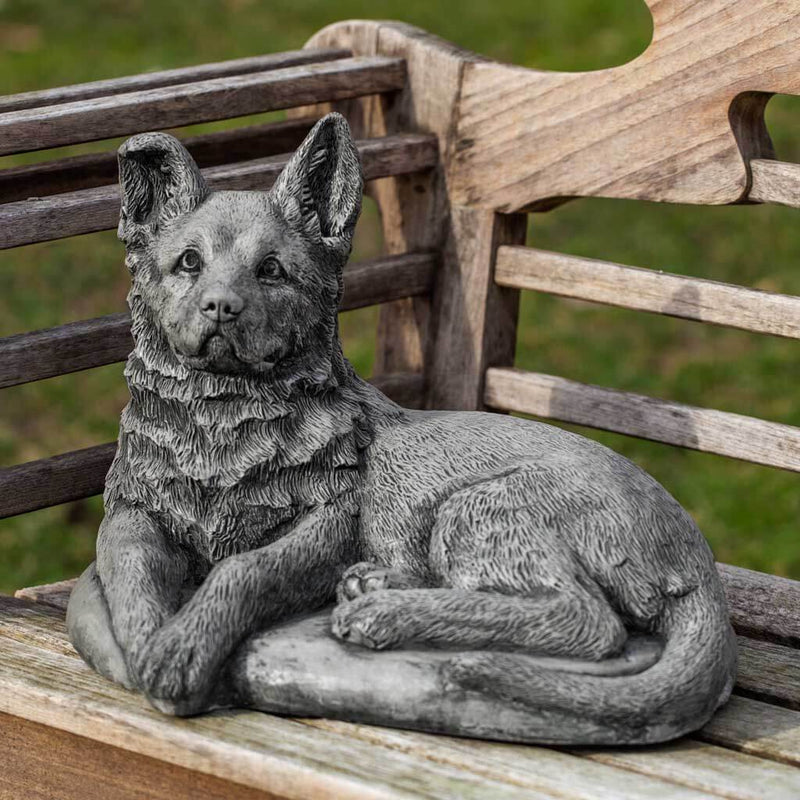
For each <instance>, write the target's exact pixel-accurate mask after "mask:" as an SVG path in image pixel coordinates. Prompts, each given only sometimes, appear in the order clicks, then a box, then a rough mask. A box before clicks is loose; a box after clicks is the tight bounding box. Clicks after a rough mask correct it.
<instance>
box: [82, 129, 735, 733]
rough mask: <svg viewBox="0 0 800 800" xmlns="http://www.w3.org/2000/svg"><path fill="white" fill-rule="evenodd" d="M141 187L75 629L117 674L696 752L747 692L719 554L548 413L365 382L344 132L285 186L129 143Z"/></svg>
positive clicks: (178, 689)
mask: <svg viewBox="0 0 800 800" xmlns="http://www.w3.org/2000/svg"><path fill="white" fill-rule="evenodd" d="M120 180H121V190H122V216H121V221H120V228H119V233H120V238H121V239H122V240H123V241H124V243H125V245H126V251H127V264H128V267H129V269H130V271H131V275H132V288H131V292H130V295H129V303H130V307H131V312H132V315H133V333H134V339H135V343H136V345H135V350H134V352H133V353H132V354H131V356H130V359H129V361H128V364H127V368H126V376H127V380H128V384H129V386H130V392H131V400H130V403H129V404H128V406H127V407H126V408H125V410H124V412H123V414H122V420H121V425H120V436H119V447H118V451H117V456H116V458H115V460H114V463H113V465H112V467H111V470H110V472H109V475H108V479H107V484H106V493H105V506H106V515H105V519H104V521H103V524H102V527H101V529H100V533H99V536H98V542H97V561H96V564H94V565H92V567H91V568H90V569H89V570H87V572H86V573H85V574H84V576H83V577H82V579H81V581H80V582H79V585H78V587H77V589H76V591H75V592H74V594H73V598H72V600H71V603H70V609H69V615H68V624H69V629H70V633H71V636H72V639H73V642H74V644H75V646H76V647H77V649H78V650H79V652H81V654H82V655H83V656H84V658H86V660H87V661H88V662H89V663H90V664H92V665H93V666H94V667H95V668H96V669H97V670H98V671H100V672H102V673H103V674H105V675H107V676H108V677H110V678H112V679H114V680H117V681H119V682H121V683H123V684H125V685H126V686H129V687H131V688H135V689H137V690H139V691H142V692H143V693H144V694H145V695H146V696H147V697H148V699H149V700H150V701H151V702H152V703H153V704H154V705H155V706H156V707H158V708H160V709H162V710H164V711H165V712H168V713H177V714H191V713H198V712H201V711H204V710H207V709H210V708H214V707H220V706H230V705H240V706H251V707H256V708H261V709H264V710H267V711H278V712H280V713H294V714H318V715H329V716H338V717H341V718H345V719H353V720H359V721H365V722H375V723H380V724H389V725H401V726H405V727H415V728H422V729H425V730H433V731H440V732H447V733H455V734H460V735H467V736H486V737H490V738H498V739H507V740H516V741H537V742H560V743H570V744H621V743H649V742H655V741H661V740H664V739H669V738H673V737H676V736H679V735H681V734H683V733H686V732H688V731H691V730H694V729H696V728H698V727H700V726H701V725H703V724H704V723H705V722H706V721H707V720H708V719H709V717H710V716H711V715H712V714H713V712H714V710H715V709H716V708H717V707H718V706H719V705H720V704H722V703H724V702H725V700H726V699H727V697H728V695H729V694H730V691H731V688H732V685H733V681H734V677H735V664H736V650H735V638H734V635H733V632H732V630H731V627H730V624H729V621H728V615H727V609H726V606H725V599H724V595H723V592H722V588H721V586H720V582H719V579H718V577H717V572H716V569H715V566H714V560H713V557H712V555H711V552H710V550H709V548H708V546H707V544H706V542H705V540H704V539H703V536H702V534H701V533H700V532H699V530H698V529H697V527H696V525H695V524H694V522H693V521H692V519H691V518H690V516H689V515H688V514H687V513H686V512H685V511H684V510H683V509H682V508H681V506H680V505H679V504H678V503H677V502H676V501H675V500H674V499H673V498H672V497H671V496H670V495H669V494H668V493H667V491H666V490H665V489H664V488H663V487H661V486H660V485H659V484H658V483H657V482H656V481H655V480H653V478H651V477H650V476H648V475H647V474H646V473H644V472H643V471H642V470H640V469H639V468H638V467H636V466H635V465H634V464H632V463H631V462H630V461H628V460H626V459H624V458H622V457H621V456H619V455H617V454H616V453H614V452H612V451H611V450H609V449H607V448H605V447H602V446H601V445H599V444H597V443H595V442H593V441H591V440H589V439H586V438H583V437H580V436H577V435H574V434H571V433H568V432H565V431H563V430H561V429H559V428H555V427H552V426H548V425H544V424H541V423H536V422H532V421H527V420H521V419H515V418H511V417H506V416H500V415H493V414H483V413H465V412H455V411H439V412H434V411H409V410H405V409H402V408H400V407H398V406H397V405H395V404H394V403H392V402H391V401H389V400H388V399H387V398H385V397H384V396H383V395H381V394H380V393H379V392H378V391H377V390H375V389H374V388H372V387H371V386H369V385H368V384H367V383H365V382H363V381H361V380H360V379H359V378H358V377H357V376H356V375H355V374H354V372H353V370H352V368H351V367H350V365H349V364H348V363H347V361H346V360H345V358H344V357H343V355H342V350H341V345H340V342H339V336H338V329H337V315H336V312H337V307H338V302H339V299H340V297H341V292H342V268H343V266H344V264H345V262H346V260H347V257H348V255H349V252H350V247H351V242H352V235H353V229H354V226H355V223H356V220H357V218H358V214H359V211H360V203H361V191H362V177H361V171H360V165H359V161H358V156H357V152H356V150H355V147H354V145H353V142H352V140H351V136H350V132H349V129H348V127H347V123H346V122H345V120H344V119H343V118H342V117H340V116H339V115H337V114H330V115H328V116H327V117H325V118H324V119H322V120H321V121H320V122H319V123H318V124H317V125H316V127H315V128H314V129H313V130H312V131H311V133H310V134H309V136H308V138H307V139H306V141H305V142H304V143H303V145H302V146H301V147H300V149H299V150H298V151H297V153H295V155H294V156H293V158H292V159H291V161H290V163H289V164H288V165H287V167H286V169H285V170H284V172H283V173H282V175H281V177H280V178H279V180H278V182H277V183H276V185H275V186H274V187H273V189H272V190H271V191H269V192H264V193H261V192H214V193H212V192H210V191H209V190H208V188H207V187H206V185H205V183H204V181H203V177H202V175H201V173H200V171H199V170H198V169H197V167H196V165H195V164H194V162H193V161H192V159H191V157H190V156H189V154H188V153H187V152H186V151H185V150H184V149H183V147H182V146H181V145H180V143H179V142H178V141H177V140H175V139H173V138H172V137H170V136H168V135H166V134H158V133H151V134H143V135H140V136H135V137H133V138H132V139H130V140H128V141H127V142H126V143H125V144H124V145H123V146H122V147H121V148H120ZM334 603H335V606H334V607H333V608H332V611H331V604H334ZM317 609H323V610H322V611H320V612H319V613H318V614H317V615H316V616H312V617H309V616H307V615H308V613H310V612H313V611H315V610H317ZM304 614H305V615H306V616H302V615H304ZM298 615H300V616H298ZM389 679H391V680H389Z"/></svg>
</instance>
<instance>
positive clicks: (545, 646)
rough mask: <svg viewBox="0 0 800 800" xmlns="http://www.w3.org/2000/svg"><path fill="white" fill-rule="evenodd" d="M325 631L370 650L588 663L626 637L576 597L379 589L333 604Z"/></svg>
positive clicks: (594, 603) (591, 601) (602, 607)
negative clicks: (427, 648)
mask: <svg viewBox="0 0 800 800" xmlns="http://www.w3.org/2000/svg"><path fill="white" fill-rule="evenodd" d="M332 629H333V633H334V634H335V635H336V636H337V637H338V638H340V639H342V640H343V641H347V642H352V643H354V644H360V645H363V646H365V647H370V648H373V649H377V650H380V649H384V648H389V647H397V646H399V645H401V644H407V643H416V644H423V645H431V646H434V647H447V648H458V649H462V650H471V649H484V648H490V649H491V648H500V649H509V648H513V649H519V650H525V651H527V652H530V653H537V654H546V655H552V656H567V657H573V658H586V659H591V660H599V659H602V658H607V657H609V656H611V655H614V654H616V653H618V652H619V651H620V649H621V648H622V646H623V645H624V643H625V640H626V638H627V634H626V632H625V628H624V626H623V625H622V622H621V620H620V619H619V617H618V616H617V615H616V614H615V613H614V611H613V610H612V609H611V608H610V606H608V604H603V603H602V602H600V601H598V600H597V599H595V598H594V597H592V596H591V595H589V594H588V593H581V592H580V591H578V592H575V593H573V594H570V595H567V594H561V593H557V592H550V591H545V592H542V594H541V596H539V597H514V596H509V595H502V594H496V593H493V592H478V591H468V590H463V589H409V590H406V591H392V590H383V591H377V592H371V593H369V594H365V595H363V596H361V597H359V598H357V599H355V600H352V601H350V602H348V603H343V604H340V605H338V606H337V607H336V609H335V610H334V614H333V628H332Z"/></svg>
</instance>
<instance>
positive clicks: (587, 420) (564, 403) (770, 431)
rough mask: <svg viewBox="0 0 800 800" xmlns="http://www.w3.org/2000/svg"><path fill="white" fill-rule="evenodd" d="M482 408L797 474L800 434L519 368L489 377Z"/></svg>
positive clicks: (751, 419)
mask: <svg viewBox="0 0 800 800" xmlns="http://www.w3.org/2000/svg"><path fill="white" fill-rule="evenodd" d="M486 403H487V405H489V406H492V407H493V408H498V409H502V410H505V411H516V412H521V413H524V414H533V415H535V416H537V417H544V418H546V419H557V420H560V421H562V422H572V423H575V424H576V425H588V426H589V427H592V428H602V429H603V430H608V431H614V432H616V433H624V434H627V435H628V436H638V437H640V438H643V439H652V440H653V441H656V442H665V443H667V444H673V445H677V446H679V447H687V448H690V449H692V450H702V451H703V452H707V453H716V454H718V455H723V456H728V457H730V458H739V459H742V460H743V461H752V462H753V463H755V464H765V465H767V466H771V467H780V468H781V469H788V470H793V471H795V472H798V471H800V429H798V428H795V427H793V426H791V425H782V424H780V423H777V422H767V421H765V420H760V419H756V418H754V417H746V416H743V415H741V414H731V413H729V412H727V411H716V410H714V409H709V408H697V407H695V406H688V405H684V404H683V403H673V402H670V401H668V400H658V399H656V398H653V397H647V396H645V395H639V394H633V393H630V392H620V391H616V390H615V389H606V388H604V387H602V386H593V385H589V384H584V383H578V382H577V381H570V380H567V379H566V378H559V377H556V376H553V375H542V374H540V373H536V372H525V371H524V370H518V369H490V370H489V371H488V372H487V376H486Z"/></svg>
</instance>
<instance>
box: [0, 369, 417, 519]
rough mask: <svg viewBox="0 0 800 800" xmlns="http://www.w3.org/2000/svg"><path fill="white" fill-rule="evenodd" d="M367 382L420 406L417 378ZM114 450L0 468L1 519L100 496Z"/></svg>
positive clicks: (100, 448) (103, 447)
mask: <svg viewBox="0 0 800 800" xmlns="http://www.w3.org/2000/svg"><path fill="white" fill-rule="evenodd" d="M370 382H371V383H373V384H374V385H375V386H377V387H378V388H379V389H380V390H381V391H382V392H384V394H387V395H388V396H389V397H391V398H392V399H393V400H395V401H396V402H400V403H402V404H403V405H405V406H408V407H412V408H413V407H414V406H419V404H420V400H421V389H422V386H423V383H422V379H421V377H420V376H418V375H413V374H390V375H378V376H376V377H375V378H372V379H371V380H370ZM116 449H117V443H116V442H107V443H106V444H99V445H95V446H94V447H87V448H85V449H83V450H74V451H72V452H70V453H64V454H62V455H57V456H51V457H50V458H42V459H39V460H37V461H29V462H27V463H26V464H17V465H16V466H13V467H6V468H5V469H0V519H3V518H4V517H13V516H15V515H16V514H25V513H27V512H28V511H36V510H38V509H40V508H47V507H48V506H57V505H60V504H61V503H69V502H72V501H73V500H81V499H83V498H85V497H92V496H93V495H96V494H101V493H102V491H103V485H104V483H105V477H106V473H107V472H108V468H109V467H110V466H111V461H112V459H113V458H114V453H115V452H116Z"/></svg>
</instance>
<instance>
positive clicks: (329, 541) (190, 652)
mask: <svg viewBox="0 0 800 800" xmlns="http://www.w3.org/2000/svg"><path fill="white" fill-rule="evenodd" d="M357 554H358V550H357V517H356V516H355V515H354V513H353V506H352V505H351V504H350V503H348V502H342V503H333V504H329V505H324V506H320V507H318V508H317V509H315V510H314V511H313V512H311V513H309V514H308V515H307V516H305V517H304V518H303V520H302V521H301V522H300V523H299V524H298V526H297V527H296V528H295V529H294V530H293V531H292V532H291V533H288V534H286V536H284V537H283V538H281V539H278V540H277V541H276V542H273V543H272V544H270V545H268V546H266V547H263V548H260V549H257V550H251V551H249V552H245V553H240V554H238V555H235V556H231V557H230V558H227V559H225V560H224V561H221V562H220V563H219V564H217V565H216V566H215V567H214V569H212V570H211V572H210V573H209V574H208V577H207V578H206V579H205V581H204V582H203V584H202V585H201V586H200V588H199V589H198V590H197V592H196V593H195V594H194V596H193V597H192V598H191V599H190V600H189V601H188V602H187V603H186V605H184V606H183V607H182V608H181V610H180V611H179V612H178V613H177V614H175V616H174V617H173V618H172V619H171V620H170V621H169V622H168V623H167V624H166V625H164V627H162V628H161V629H160V630H159V631H157V633H156V634H155V635H154V636H153V637H152V639H151V641H150V643H149V652H148V655H147V657H146V659H145V663H144V665H143V669H142V680H143V684H144V688H145V689H146V691H147V692H148V693H149V694H150V695H151V696H152V697H153V698H155V700H160V701H168V702H170V703H178V704H179V705H180V704H181V703H183V702H184V701H186V702H188V703H189V705H190V706H191V705H192V704H193V703H194V702H195V698H204V697H207V696H208V695H209V692H210V688H211V686H212V685H213V683H214V678H215V676H216V675H217V674H218V672H219V670H220V669H221V667H222V665H223V663H224V662H225V660H226V659H227V658H228V656H229V655H230V654H231V653H232V652H233V650H234V649H235V648H236V646H237V645H238V644H239V643H241V642H242V641H243V640H244V639H245V638H246V637H247V636H249V635H251V634H253V633H255V632H256V631H258V630H260V629H263V628H265V627H267V626H268V625H270V624H273V623H274V622H277V621H278V620H280V619H283V618H285V617H287V616H289V615H291V614H295V613H298V612H300V611H306V610H312V609H315V608H318V607H320V606H322V605H324V604H325V603H327V602H330V601H332V600H333V598H334V593H335V589H336V585H337V583H338V582H339V579H340V578H341V575H342V573H343V571H344V569H345V567H346V566H347V565H348V564H351V563H353V561H355V560H356V558H357Z"/></svg>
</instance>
